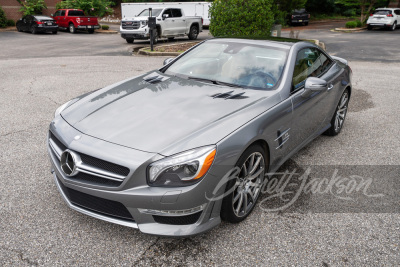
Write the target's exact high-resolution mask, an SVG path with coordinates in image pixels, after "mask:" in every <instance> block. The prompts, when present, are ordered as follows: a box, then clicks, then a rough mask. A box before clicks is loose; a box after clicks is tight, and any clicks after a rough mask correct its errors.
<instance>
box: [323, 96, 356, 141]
mask: <svg viewBox="0 0 400 267" xmlns="http://www.w3.org/2000/svg"><path fill="white" fill-rule="evenodd" d="M349 100H350V92H349V90H348V89H346V90H345V91H344V92H343V94H342V96H341V97H340V100H339V103H338V105H337V106H336V109H335V113H334V114H333V117H332V119H331V127H330V128H329V129H328V130H326V132H325V133H324V134H325V135H329V136H335V135H338V134H339V133H340V131H341V130H342V128H343V124H344V121H345V119H346V114H347V109H348V105H349Z"/></svg>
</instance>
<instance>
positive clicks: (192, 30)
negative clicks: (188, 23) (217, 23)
mask: <svg viewBox="0 0 400 267" xmlns="http://www.w3.org/2000/svg"><path fill="white" fill-rule="evenodd" d="M197 35H199V30H198V29H197V26H192V27H190V32H189V35H188V37H189V40H196V39H197Z"/></svg>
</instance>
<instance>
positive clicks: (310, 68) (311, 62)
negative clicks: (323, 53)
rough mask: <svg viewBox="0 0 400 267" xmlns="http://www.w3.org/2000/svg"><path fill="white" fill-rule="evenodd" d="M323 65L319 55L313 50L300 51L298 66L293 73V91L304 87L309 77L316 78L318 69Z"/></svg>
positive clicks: (297, 60)
mask: <svg viewBox="0 0 400 267" xmlns="http://www.w3.org/2000/svg"><path fill="white" fill-rule="evenodd" d="M320 65H321V62H320V61H319V60H318V55H317V53H315V51H314V50H313V49H311V48H305V49H302V50H300V51H299V53H298V54H297V58H296V65H295V66H294V72H293V89H292V90H293V91H294V90H297V89H298V88H300V87H302V86H303V85H304V84H305V82H306V79H307V78H308V77H316V76H318V74H317V69H318V67H319V66H320Z"/></svg>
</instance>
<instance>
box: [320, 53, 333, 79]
mask: <svg viewBox="0 0 400 267" xmlns="http://www.w3.org/2000/svg"><path fill="white" fill-rule="evenodd" d="M318 53H319V54H320V56H319V59H320V61H321V74H322V73H325V72H326V71H328V70H329V68H330V67H331V66H332V60H330V59H329V58H328V57H327V56H325V54H324V53H322V52H321V51H318Z"/></svg>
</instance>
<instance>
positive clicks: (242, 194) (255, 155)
mask: <svg viewBox="0 0 400 267" xmlns="http://www.w3.org/2000/svg"><path fill="white" fill-rule="evenodd" d="M252 162H253V167H252V166H251V165H252V164H251V163H252ZM267 162H268V159H267V157H266V153H265V150H264V149H263V148H262V147H261V146H259V145H256V144H255V145H251V146H250V147H249V148H247V149H246V150H245V151H244V152H243V154H242V155H241V156H240V158H239V160H238V162H237V163H236V167H239V169H240V172H239V173H238V175H237V176H238V177H237V179H232V180H231V181H229V182H228V185H227V187H226V190H225V192H226V193H227V192H230V191H232V190H233V191H232V192H230V194H228V195H227V196H225V197H224V199H223V200H222V207H221V218H222V219H223V220H224V221H228V222H231V223H238V222H241V221H243V220H244V219H246V217H247V216H248V215H249V214H250V213H251V212H252V210H253V208H254V207H255V205H256V203H257V199H258V198H259V196H260V192H261V187H262V184H263V182H264V175H265V171H266V169H267V168H266V166H268V163H267ZM257 164H258V165H257ZM253 168H254V169H253ZM251 169H253V170H252V173H251V174H250V170H251ZM246 173H247V175H246ZM257 173H259V174H258V175H257V176H255V177H252V178H253V179H249V176H250V177H251V176H252V175H254V174H257ZM250 192H251V193H250Z"/></svg>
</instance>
